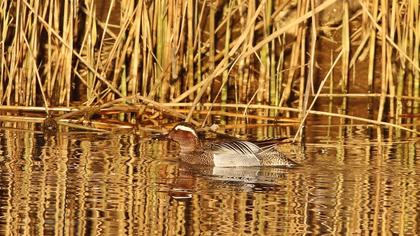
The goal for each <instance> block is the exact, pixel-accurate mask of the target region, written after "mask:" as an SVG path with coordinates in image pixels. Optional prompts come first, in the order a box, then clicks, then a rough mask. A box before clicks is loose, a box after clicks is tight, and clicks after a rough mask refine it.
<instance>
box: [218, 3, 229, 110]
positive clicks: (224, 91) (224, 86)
mask: <svg viewBox="0 0 420 236" xmlns="http://www.w3.org/2000/svg"><path fill="white" fill-rule="evenodd" d="M224 11H225V15H226V19H227V21H226V33H225V47H224V51H225V52H224V54H225V57H228V55H229V45H230V37H231V25H230V22H231V18H232V15H231V13H232V0H230V1H229V5H228V6H227V7H226V8H224ZM225 60H229V58H225ZM228 79H229V72H228V71H227V70H226V71H224V72H223V75H222V88H221V89H222V94H221V97H220V100H221V102H222V104H226V103H227V98H228V87H229V84H228Z"/></svg>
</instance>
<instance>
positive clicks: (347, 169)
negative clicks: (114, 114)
mask: <svg viewBox="0 0 420 236" xmlns="http://www.w3.org/2000/svg"><path fill="white" fill-rule="evenodd" d="M250 133H252V132H250ZM386 133H387V132H381V131H377V130H376V128H366V127H365V126H348V127H341V126H337V127H328V128H326V127H322V126H321V127H313V128H311V129H310V130H307V137H308V138H306V142H305V145H303V147H293V148H292V151H293V152H295V153H297V155H295V156H294V157H293V158H294V159H295V160H296V161H298V162H299V163H301V166H299V167H297V168H293V169H282V168H242V169H241V168H236V169H217V168H201V169H198V168H191V167H188V166H185V165H184V164H182V163H180V162H178V161H177V160H176V158H177V148H176V145H174V144H173V143H170V142H168V141H163V140H150V139H147V138H141V137H139V136H136V135H131V134H118V135H100V134H74V133H73V134H72V133H62V134H59V135H58V136H56V137H49V138H46V137H43V136H42V135H39V134H34V133H33V132H23V131H16V130H10V129H2V130H0V147H1V148H0V188H1V191H0V235H42V234H44V235H302V234H312V235H319V234H323V235H359V234H364V235H366V234H370V235H377V234H385V235H391V234H399V235H419V234H420V184H418V183H419V182H420V174H419V173H420V163H419V158H420V151H419V150H420V143H419V139H415V138H404V139H395V138H392V137H389V136H386V135H385V134H386ZM273 134H274V135H276V132H271V133H270V135H267V136H272V135H273Z"/></svg>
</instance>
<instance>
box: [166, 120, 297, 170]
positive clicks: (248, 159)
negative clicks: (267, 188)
mask: <svg viewBox="0 0 420 236" xmlns="http://www.w3.org/2000/svg"><path fill="white" fill-rule="evenodd" d="M168 138H169V139H171V140H173V141H175V142H177V143H178V144H179V147H180V149H181V151H180V154H181V159H182V160H183V161H185V162H187V163H190V164H193V165H206V166H216V167H239V166H241V167H244V166H283V167H292V166H295V165H296V163H295V162H293V161H292V160H290V159H288V158H287V157H286V155H285V154H283V153H281V152H279V151H277V150H275V149H274V148H261V147H259V146H257V145H256V144H254V143H251V142H248V141H238V140H234V141H233V140H230V141H221V142H208V143H204V142H202V141H201V140H200V138H199V137H198V135H197V132H196V130H195V128H194V126H192V125H191V124H189V123H185V122H183V123H179V124H177V125H176V126H175V127H174V128H173V129H172V130H171V131H170V132H169V133H168Z"/></svg>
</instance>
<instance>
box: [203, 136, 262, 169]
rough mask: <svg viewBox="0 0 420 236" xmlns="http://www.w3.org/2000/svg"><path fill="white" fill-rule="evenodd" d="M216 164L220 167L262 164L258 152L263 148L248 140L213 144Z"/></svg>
mask: <svg viewBox="0 0 420 236" xmlns="http://www.w3.org/2000/svg"><path fill="white" fill-rule="evenodd" d="M211 149H212V151H213V158H214V159H213V160H214V165H215V166H219V167H233V166H260V160H259V159H258V157H257V156H256V153H258V152H259V151H261V149H260V148H259V147H258V146H257V145H255V144H253V143H251V142H247V141H229V142H223V143H216V144H212V146H211Z"/></svg>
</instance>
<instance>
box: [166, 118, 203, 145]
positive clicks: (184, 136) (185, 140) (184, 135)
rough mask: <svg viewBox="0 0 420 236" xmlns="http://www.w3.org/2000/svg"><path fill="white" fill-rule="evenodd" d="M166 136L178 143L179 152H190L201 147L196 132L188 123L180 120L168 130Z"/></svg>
mask: <svg viewBox="0 0 420 236" xmlns="http://www.w3.org/2000/svg"><path fill="white" fill-rule="evenodd" d="M168 138H169V139H172V140H173V141H175V142H177V143H178V144H179V147H180V148H181V152H192V151H196V150H197V149H199V148H200V147H201V142H200V139H199V138H198V135H197V132H196V131H195V128H194V126H193V125H191V124H190V123H186V122H182V123H179V124H177V125H176V126H175V127H174V128H172V130H171V131H169V133H168Z"/></svg>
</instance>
